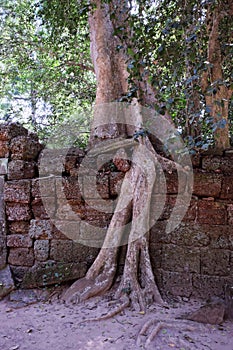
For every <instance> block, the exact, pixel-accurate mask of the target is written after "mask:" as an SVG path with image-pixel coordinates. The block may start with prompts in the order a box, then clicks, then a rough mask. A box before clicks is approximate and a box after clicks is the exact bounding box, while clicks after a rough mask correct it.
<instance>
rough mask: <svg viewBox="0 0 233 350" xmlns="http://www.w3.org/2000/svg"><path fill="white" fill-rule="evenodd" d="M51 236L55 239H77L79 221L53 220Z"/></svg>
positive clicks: (78, 235)
mask: <svg viewBox="0 0 233 350" xmlns="http://www.w3.org/2000/svg"><path fill="white" fill-rule="evenodd" d="M53 223H54V225H55V226H54V227H53V238H54V239H55V240H56V239H58V240H60V239H62V240H64V239H65V240H67V239H71V240H73V241H78V240H79V239H80V221H79V220H77V221H64V220H56V221H54V222H53Z"/></svg>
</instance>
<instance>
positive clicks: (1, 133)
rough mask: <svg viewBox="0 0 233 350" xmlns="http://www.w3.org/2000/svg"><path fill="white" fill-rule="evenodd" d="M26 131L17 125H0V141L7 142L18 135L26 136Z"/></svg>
mask: <svg viewBox="0 0 233 350" xmlns="http://www.w3.org/2000/svg"><path fill="white" fill-rule="evenodd" d="M27 134H28V131H27V129H25V128H24V127H23V126H22V125H20V124H19V123H10V124H7V123H6V124H1V125H0V140H1V141H9V140H11V139H12V138H14V137H16V136H19V135H27Z"/></svg>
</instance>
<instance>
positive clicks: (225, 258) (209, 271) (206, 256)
mask: <svg viewBox="0 0 233 350" xmlns="http://www.w3.org/2000/svg"><path fill="white" fill-rule="evenodd" d="M230 271H231V268H230V254H229V252H228V251H225V250H218V249H212V250H209V249H203V251H202V252H201V273H202V274H203V275H212V276H226V275H229V273H230Z"/></svg>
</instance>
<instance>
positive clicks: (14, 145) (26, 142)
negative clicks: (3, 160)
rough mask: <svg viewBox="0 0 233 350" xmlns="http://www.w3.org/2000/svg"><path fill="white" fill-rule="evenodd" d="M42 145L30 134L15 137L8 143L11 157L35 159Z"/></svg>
mask: <svg viewBox="0 0 233 350" xmlns="http://www.w3.org/2000/svg"><path fill="white" fill-rule="evenodd" d="M41 149H42V146H41V145H40V143H39V142H38V140H36V139H34V138H33V137H31V136H18V137H15V138H14V139H13V140H12V141H11V143H10V151H11V159H15V160H16V159H18V160H35V159H36V158H37V157H38V154H39V152H40V151H41Z"/></svg>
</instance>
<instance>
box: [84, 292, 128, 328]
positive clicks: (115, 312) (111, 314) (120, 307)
mask: <svg viewBox="0 0 233 350" xmlns="http://www.w3.org/2000/svg"><path fill="white" fill-rule="evenodd" d="M121 301H122V303H121V304H120V305H118V306H117V307H116V308H114V309H113V310H111V311H109V312H108V313H107V314H106V315H102V316H99V317H94V318H87V319H86V320H83V321H81V322H79V323H78V325H79V324H82V323H86V322H97V321H105V320H108V319H109V318H112V317H114V316H116V315H118V314H119V313H120V312H122V311H123V310H124V309H126V308H127V307H128V306H129V305H130V299H129V298H128V297H126V296H125V297H124V298H122V299H121Z"/></svg>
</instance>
